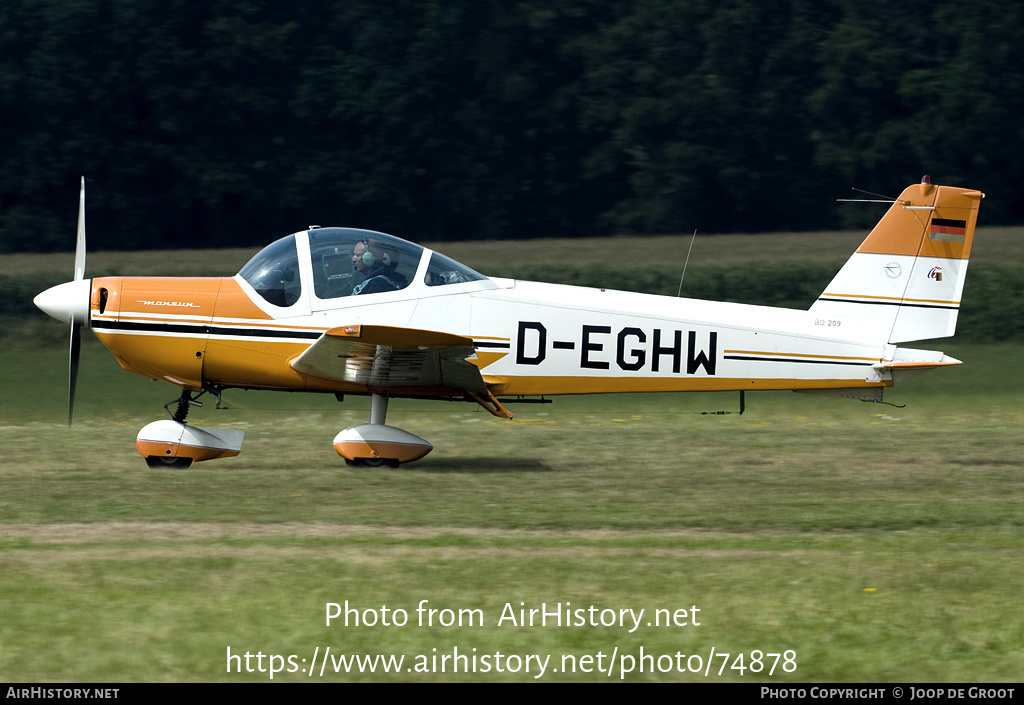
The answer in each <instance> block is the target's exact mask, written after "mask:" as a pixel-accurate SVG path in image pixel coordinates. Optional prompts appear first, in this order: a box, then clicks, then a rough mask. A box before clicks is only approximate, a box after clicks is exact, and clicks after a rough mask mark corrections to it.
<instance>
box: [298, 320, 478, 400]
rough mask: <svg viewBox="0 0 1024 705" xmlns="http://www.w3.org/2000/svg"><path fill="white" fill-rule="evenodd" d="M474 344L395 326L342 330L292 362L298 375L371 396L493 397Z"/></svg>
mask: <svg viewBox="0 0 1024 705" xmlns="http://www.w3.org/2000/svg"><path fill="white" fill-rule="evenodd" d="M475 356H476V351H475V348H474V347H473V339H472V338H467V337H465V336H461V335H453V334H451V333H440V332H438V331H430V330H418V329H415V328H397V327H392V326H376V325H360V326H339V327H337V328H332V329H330V330H328V331H326V332H325V333H324V334H323V335H321V336H320V338H319V339H317V341H316V342H315V343H313V344H312V345H311V346H309V347H308V348H307V349H306V351H305V352H303V353H302V354H301V355H299V356H298V357H297V358H295V359H294V360H292V361H291V366H292V368H294V369H295V370H296V371H297V372H301V373H302V374H305V375H311V376H314V377H321V378H324V379H332V380H338V381H342V382H348V383H350V384H357V385H360V386H364V387H366V388H367V390H369V391H386V390H389V389H395V388H408V387H414V388H415V387H432V388H438V387H447V388H453V389H455V390H461V391H463V392H468V393H469V394H471V395H474V396H476V395H483V396H489V394H488V392H487V386H486V385H485V384H484V380H483V378H482V377H481V376H480V370H479V369H477V367H476V365H474V364H473V363H471V362H469V361H468V359H467V358H471V357H475Z"/></svg>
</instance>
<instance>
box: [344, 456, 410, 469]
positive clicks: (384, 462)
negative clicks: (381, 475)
mask: <svg viewBox="0 0 1024 705" xmlns="http://www.w3.org/2000/svg"><path fill="white" fill-rule="evenodd" d="M345 464H346V465H348V466H350V467H353V468H385V467H386V468H397V467H398V465H399V462H398V461H397V460H393V459H391V458H356V459H355V460H349V459H348V458H345Z"/></svg>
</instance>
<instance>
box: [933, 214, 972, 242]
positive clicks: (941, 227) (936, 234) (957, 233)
mask: <svg viewBox="0 0 1024 705" xmlns="http://www.w3.org/2000/svg"><path fill="white" fill-rule="evenodd" d="M930 237H931V239H932V240H938V241H940V242H963V241H964V239H965V238H966V237H967V221H966V220H954V219H951V218H932V227H931V234H930Z"/></svg>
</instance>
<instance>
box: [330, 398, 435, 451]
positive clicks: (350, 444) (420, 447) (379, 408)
mask: <svg viewBox="0 0 1024 705" xmlns="http://www.w3.org/2000/svg"><path fill="white" fill-rule="evenodd" d="M387 414H388V397H387V395H385V394H374V395H373V396H372V397H371V398H370V423H364V424H360V425H359V426H352V427H351V428H346V429H345V430H344V431H342V432H341V433H339V434H338V435H337V436H335V438H334V450H335V451H337V453H338V455H340V456H341V457H343V458H344V459H345V462H346V463H347V464H348V465H352V466H355V467H364V468H378V467H392V468H397V467H398V466H399V465H400V464H401V463H411V462H412V461H414V460H419V459H420V458H422V457H423V456H424V455H426V454H427V453H429V452H430V451H432V450H433V449H434V446H432V445H430V443H428V442H427V441H425V440H423V439H422V438H420V437H419V436H414V435H413V434H411V433H409V432H408V431H403V430H402V429H400V428H395V427H394V426H388V425H386V424H385V423H384V421H385V419H386V418H387Z"/></svg>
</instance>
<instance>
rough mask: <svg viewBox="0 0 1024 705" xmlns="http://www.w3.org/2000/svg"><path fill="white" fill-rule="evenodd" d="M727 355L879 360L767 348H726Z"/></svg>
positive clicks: (876, 359)
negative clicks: (770, 349)
mask: <svg viewBox="0 0 1024 705" xmlns="http://www.w3.org/2000/svg"><path fill="white" fill-rule="evenodd" d="M723 352H724V353H725V354H726V355H729V354H733V355H771V356H772V357H801V358H812V359H816V360H861V361H863V362H877V361H878V358H877V357H851V356H848V355H812V354H810V353H782V352H769V351H766V350H725V351H723Z"/></svg>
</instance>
